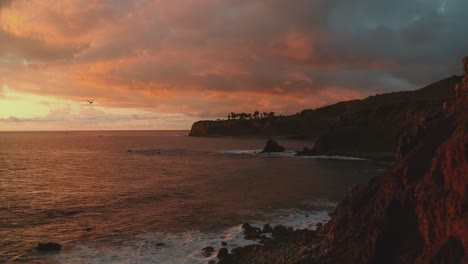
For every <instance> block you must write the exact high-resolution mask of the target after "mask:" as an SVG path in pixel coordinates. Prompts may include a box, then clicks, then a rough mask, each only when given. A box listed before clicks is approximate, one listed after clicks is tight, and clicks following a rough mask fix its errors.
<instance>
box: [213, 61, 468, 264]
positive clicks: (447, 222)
mask: <svg viewBox="0 0 468 264" xmlns="http://www.w3.org/2000/svg"><path fill="white" fill-rule="evenodd" d="M462 63H463V66H464V79H463V81H462V82H461V83H457V84H456V85H454V92H455V94H456V98H455V100H454V101H453V103H452V104H451V105H450V106H448V107H445V106H444V109H443V110H442V111H440V112H437V113H433V114H432V115H429V116H426V117H425V118H424V119H422V120H420V122H417V123H415V124H414V127H415V129H414V130H408V131H406V132H405V133H403V134H402V136H401V137H400V139H399V143H398V148H397V153H396V157H397V161H396V163H395V165H394V166H393V168H391V169H390V170H389V171H387V172H386V173H385V174H384V175H382V176H378V177H375V178H373V179H371V180H370V182H369V183H368V184H367V185H366V186H356V187H354V188H353V189H352V190H351V191H350V193H348V195H347V196H346V198H345V199H344V200H343V201H342V202H341V203H340V204H339V205H338V206H337V207H336V208H335V210H334V211H333V212H330V216H331V220H330V221H329V222H327V223H326V224H325V225H324V226H323V227H322V226H320V225H319V226H318V227H317V230H292V229H288V228H285V227H278V226H276V227H274V228H272V230H273V231H272V237H273V238H272V239H270V238H268V237H263V230H260V228H257V227H252V226H250V225H248V224H244V231H245V235H246V237H247V238H254V239H260V241H261V243H260V244H258V245H250V246H246V247H242V248H237V249H233V250H232V251H231V252H230V253H229V252H226V250H223V252H224V253H223V254H222V255H220V256H219V262H218V263H221V264H225V263H229V264H231V263H297V264H299V263H330V264H331V263H447V264H456V263H468V173H467V172H468V111H467V109H468V57H467V58H465V59H464V60H463V61H462ZM275 229H276V232H274V230H275ZM211 263H213V262H211Z"/></svg>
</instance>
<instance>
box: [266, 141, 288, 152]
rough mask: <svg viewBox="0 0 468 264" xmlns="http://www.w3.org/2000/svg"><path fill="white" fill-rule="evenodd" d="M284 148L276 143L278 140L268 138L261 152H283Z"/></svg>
mask: <svg viewBox="0 0 468 264" xmlns="http://www.w3.org/2000/svg"><path fill="white" fill-rule="evenodd" d="M285 150H286V149H285V148H284V147H282V146H280V145H279V144H278V142H276V141H274V140H273V139H268V140H267V143H266V145H265V147H264V148H263V150H262V153H271V152H284V151H285Z"/></svg>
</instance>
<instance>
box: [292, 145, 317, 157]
mask: <svg viewBox="0 0 468 264" xmlns="http://www.w3.org/2000/svg"><path fill="white" fill-rule="evenodd" d="M312 155H314V151H313V150H312V149H310V148H309V147H304V149H303V150H299V151H296V156H312Z"/></svg>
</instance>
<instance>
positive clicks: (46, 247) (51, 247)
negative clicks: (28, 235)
mask: <svg viewBox="0 0 468 264" xmlns="http://www.w3.org/2000/svg"><path fill="white" fill-rule="evenodd" d="M35 249H36V250H37V251H60V250H61V249H62V245H60V244H58V243H54V242H47V243H39V244H37V246H36V247H35Z"/></svg>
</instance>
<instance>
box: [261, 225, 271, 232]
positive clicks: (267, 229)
mask: <svg viewBox="0 0 468 264" xmlns="http://www.w3.org/2000/svg"><path fill="white" fill-rule="evenodd" d="M271 232H273V228H271V226H270V224H265V225H264V226H263V230H262V233H271Z"/></svg>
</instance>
